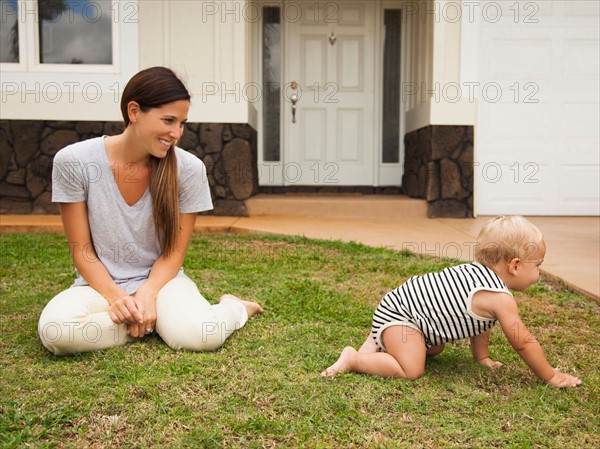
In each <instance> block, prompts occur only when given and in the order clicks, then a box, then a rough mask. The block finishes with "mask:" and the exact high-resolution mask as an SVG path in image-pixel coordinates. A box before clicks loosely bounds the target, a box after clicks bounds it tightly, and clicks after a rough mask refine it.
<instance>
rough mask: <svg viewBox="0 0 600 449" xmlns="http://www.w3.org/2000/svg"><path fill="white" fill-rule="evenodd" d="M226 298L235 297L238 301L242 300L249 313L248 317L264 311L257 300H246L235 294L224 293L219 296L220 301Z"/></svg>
mask: <svg viewBox="0 0 600 449" xmlns="http://www.w3.org/2000/svg"><path fill="white" fill-rule="evenodd" d="M224 299H234V300H236V301H239V302H241V303H242V304H243V305H244V307H245V308H246V312H247V313H248V318H250V317H251V316H254V315H256V314H258V313H263V308H262V307H261V306H260V304H258V303H256V302H252V301H244V300H243V299H240V298H238V297H237V296H234V295H229V294H228V295H223V296H221V297H220V298H219V302H221V301H223V300H224Z"/></svg>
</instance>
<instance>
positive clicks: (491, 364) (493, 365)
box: [477, 357, 503, 368]
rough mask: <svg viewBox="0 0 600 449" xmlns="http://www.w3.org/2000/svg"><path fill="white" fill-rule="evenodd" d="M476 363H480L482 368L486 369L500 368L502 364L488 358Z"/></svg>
mask: <svg viewBox="0 0 600 449" xmlns="http://www.w3.org/2000/svg"><path fill="white" fill-rule="evenodd" d="M477 363H480V364H482V365H483V366H487V367H488V368H500V367H501V366H502V365H503V363H502V362H497V361H495V360H492V359H490V358H489V357H486V358H485V359H481V360H478V361H477Z"/></svg>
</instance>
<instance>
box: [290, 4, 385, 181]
mask: <svg viewBox="0 0 600 449" xmlns="http://www.w3.org/2000/svg"><path fill="white" fill-rule="evenodd" d="M297 5H299V6H300V7H301V8H299V9H301V15H300V18H298V16H296V17H284V30H285V31H284V33H285V37H284V49H285V50H284V52H283V54H284V55H285V56H284V71H283V73H284V75H283V76H284V91H283V97H284V101H283V103H282V108H283V114H282V120H283V139H282V144H283V162H284V167H285V172H284V183H285V185H331V186H335V185H353V186H356V185H374V183H375V179H374V168H375V159H376V148H375V145H374V134H373V132H374V129H375V119H374V117H375V114H374V103H375V97H374V92H375V88H374V84H375V72H376V70H375V60H374V58H375V40H374V30H375V2H372V1H361V2H357V1H346V2H344V1H340V2H331V1H314V0H311V1H310V2H307V3H304V2H298V3H297ZM299 9H295V11H297V10H299ZM284 12H287V13H288V14H290V15H292V13H294V14H295V12H294V11H292V8H288V9H287V10H286V11H284ZM293 95H295V96H296V97H297V102H296V104H295V108H294V107H293V105H292V101H291V99H292V96H293Z"/></svg>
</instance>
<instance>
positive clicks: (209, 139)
mask: <svg viewBox="0 0 600 449" xmlns="http://www.w3.org/2000/svg"><path fill="white" fill-rule="evenodd" d="M123 126H124V124H123V123H122V122H83V121H82V122H70V121H69V122H67V121H41V120H1V121H0V213H2V214H30V213H34V214H56V213H58V207H57V205H56V204H53V203H52V202H51V190H52V182H51V181H52V161H53V159H54V155H55V154H56V153H57V152H58V150H60V149H61V148H63V147H65V146H67V145H69V144H72V143H75V142H79V141H81V140H85V139H89V138H92V137H98V136H101V135H114V134H118V133H120V132H122V130H123ZM178 146H179V147H181V148H183V149H185V150H188V151H189V152H190V153H192V154H195V155H196V156H197V157H199V158H200V159H202V161H203V162H204V164H205V165H206V171H207V175H208V180H209V183H210V186H211V193H212V198H213V204H214V206H215V209H214V211H213V212H212V213H213V214H215V215H234V216H245V215H247V210H246V207H245V205H244V200H245V199H247V198H249V197H251V196H252V195H255V194H256V193H257V192H258V168H257V149H256V131H255V130H254V129H253V128H252V127H251V126H249V125H245V124H223V123H217V124H215V123H188V124H187V125H186V131H185V132H184V133H183V136H182V138H181V140H180V142H179V144H178Z"/></svg>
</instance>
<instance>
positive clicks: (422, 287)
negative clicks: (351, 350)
mask: <svg viewBox="0 0 600 449" xmlns="http://www.w3.org/2000/svg"><path fill="white" fill-rule="evenodd" d="M479 290H489V291H493V292H505V293H509V294H511V293H510V291H509V290H508V288H507V287H506V285H505V284H504V282H502V280H501V279H500V278H499V277H498V275H497V274H496V273H494V272H493V271H492V270H490V269H489V268H487V267H485V266H484V265H481V264H479V263H476V262H474V263H470V264H463V265H458V266H455V267H449V268H446V269H444V270H442V271H441V272H439V273H429V274H425V275H423V276H413V277H411V278H410V279H408V280H407V281H406V282H405V283H404V284H402V285H401V286H400V287H398V288H396V289H394V290H392V291H391V292H389V293H388V294H386V295H385V296H384V297H383V299H382V300H381V302H380V303H379V305H378V306H377V308H376V309H375V314H374V315H373V327H372V333H373V338H374V339H375V342H376V343H377V345H378V346H379V347H380V348H381V349H383V350H385V347H384V345H383V343H382V341H381V335H382V334H383V331H384V330H385V329H386V328H388V327H390V326H394V325H399V324H402V325H406V326H409V327H412V328H415V329H417V330H419V331H421V332H422V333H423V336H424V338H425V345H426V347H427V348H430V347H432V346H437V345H441V344H443V343H446V342H449V341H456V340H461V339H463V338H469V337H474V336H475V335H479V334H481V333H483V332H485V331H487V330H488V329H490V328H491V327H492V326H494V324H496V320H491V319H488V318H483V317H480V316H477V315H476V314H475V313H473V312H472V311H471V298H472V297H473V295H474V294H475V292H477V291H479Z"/></svg>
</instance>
